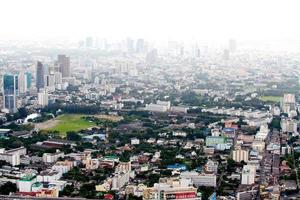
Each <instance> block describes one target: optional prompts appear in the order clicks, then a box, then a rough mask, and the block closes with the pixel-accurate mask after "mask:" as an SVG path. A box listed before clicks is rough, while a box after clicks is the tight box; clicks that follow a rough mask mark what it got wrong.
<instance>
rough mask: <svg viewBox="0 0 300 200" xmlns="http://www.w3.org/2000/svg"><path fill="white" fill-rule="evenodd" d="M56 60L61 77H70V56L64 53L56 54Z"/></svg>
mask: <svg viewBox="0 0 300 200" xmlns="http://www.w3.org/2000/svg"><path fill="white" fill-rule="evenodd" d="M57 62H58V66H59V71H60V72H61V74H62V77H70V76H71V72H70V57H67V56H66V55H58V57H57Z"/></svg>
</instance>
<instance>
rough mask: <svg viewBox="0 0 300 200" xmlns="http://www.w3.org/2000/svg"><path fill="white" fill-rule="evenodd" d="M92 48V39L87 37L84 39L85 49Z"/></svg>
mask: <svg viewBox="0 0 300 200" xmlns="http://www.w3.org/2000/svg"><path fill="white" fill-rule="evenodd" d="M93 46H94V40H93V38H92V37H87V38H86V39H85V47H87V48H91V47H93Z"/></svg>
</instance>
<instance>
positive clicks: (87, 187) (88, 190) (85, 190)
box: [79, 183, 96, 198]
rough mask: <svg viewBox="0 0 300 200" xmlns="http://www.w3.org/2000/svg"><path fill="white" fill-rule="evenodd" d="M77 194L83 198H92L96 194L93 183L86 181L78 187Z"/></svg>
mask: <svg viewBox="0 0 300 200" xmlns="http://www.w3.org/2000/svg"><path fill="white" fill-rule="evenodd" d="M79 195H80V196H81V197H84V198H94V197H95V195H96V190H95V184H93V183H87V184H84V185H82V186H81V188H80V189H79Z"/></svg>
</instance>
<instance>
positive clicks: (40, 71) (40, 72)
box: [36, 61, 46, 91]
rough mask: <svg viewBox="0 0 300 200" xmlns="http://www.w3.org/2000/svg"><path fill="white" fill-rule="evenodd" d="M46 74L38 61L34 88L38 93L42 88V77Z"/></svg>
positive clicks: (43, 83) (43, 84)
mask: <svg viewBox="0 0 300 200" xmlns="http://www.w3.org/2000/svg"><path fill="white" fill-rule="evenodd" d="M45 74H46V70H45V66H44V65H43V64H42V63H41V62H40V61H38V62H37V67H36V88H37V90H38V91H39V90H40V89H42V88H44V86H45V82H44V76H45Z"/></svg>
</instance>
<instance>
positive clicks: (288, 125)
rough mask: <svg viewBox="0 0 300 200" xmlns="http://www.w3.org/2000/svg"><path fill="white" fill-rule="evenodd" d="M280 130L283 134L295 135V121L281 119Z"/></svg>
mask: <svg viewBox="0 0 300 200" xmlns="http://www.w3.org/2000/svg"><path fill="white" fill-rule="evenodd" d="M280 126H281V130H282V132H284V133H296V132H297V121H296V120H294V119H291V118H282V119H281V122H280Z"/></svg>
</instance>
